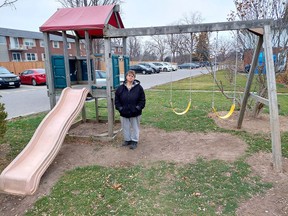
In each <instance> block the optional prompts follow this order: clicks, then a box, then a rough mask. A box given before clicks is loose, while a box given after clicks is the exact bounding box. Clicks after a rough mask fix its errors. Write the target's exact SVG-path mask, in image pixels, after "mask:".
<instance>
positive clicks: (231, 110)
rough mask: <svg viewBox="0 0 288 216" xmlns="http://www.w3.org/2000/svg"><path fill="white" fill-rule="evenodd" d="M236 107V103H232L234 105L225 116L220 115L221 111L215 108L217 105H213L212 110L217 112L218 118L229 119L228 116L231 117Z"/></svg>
mask: <svg viewBox="0 0 288 216" xmlns="http://www.w3.org/2000/svg"><path fill="white" fill-rule="evenodd" d="M235 107H236V105H235V103H234V104H232V106H231V108H230V111H229V112H228V113H227V114H226V115H224V116H221V115H219V113H218V112H217V110H216V109H215V107H212V111H213V112H214V113H215V114H216V116H217V117H218V118H221V119H227V118H229V117H230V116H231V115H232V114H233V112H234V110H235Z"/></svg>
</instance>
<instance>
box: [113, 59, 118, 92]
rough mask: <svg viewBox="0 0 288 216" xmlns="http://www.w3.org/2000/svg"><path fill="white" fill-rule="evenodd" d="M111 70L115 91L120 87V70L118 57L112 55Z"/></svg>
mask: <svg viewBox="0 0 288 216" xmlns="http://www.w3.org/2000/svg"><path fill="white" fill-rule="evenodd" d="M112 69H113V88H114V89H116V88H117V87H118V86H119V85H120V69H119V56H118V55H112Z"/></svg>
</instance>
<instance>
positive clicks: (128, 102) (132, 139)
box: [115, 70, 146, 149]
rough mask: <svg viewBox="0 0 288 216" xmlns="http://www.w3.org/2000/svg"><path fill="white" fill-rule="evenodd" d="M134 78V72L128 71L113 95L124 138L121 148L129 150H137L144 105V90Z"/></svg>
mask: <svg viewBox="0 0 288 216" xmlns="http://www.w3.org/2000/svg"><path fill="white" fill-rule="evenodd" d="M135 78H136V74H135V71H133V70H129V71H128V72H127V74H126V79H125V81H124V83H123V84H122V85H120V86H119V87H118V88H117V90H116V93H115V107H116V109H117V110H118V111H119V113H120V119H121V126H122V132H123V136H124V143H123V146H129V148H130V149H135V148H137V144H138V142H139V132H140V119H141V114H142V109H144V107H145V103H146V98H145V93H144V89H143V87H142V86H141V85H140V81H139V80H136V79H135Z"/></svg>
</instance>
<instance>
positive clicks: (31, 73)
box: [19, 68, 46, 86]
mask: <svg viewBox="0 0 288 216" xmlns="http://www.w3.org/2000/svg"><path fill="white" fill-rule="evenodd" d="M19 77H20V80H21V83H22V84H28V85H33V86H36V85H40V84H46V73H45V69H44V68H36V69H28V70H25V71H23V72H22V73H20V76H19Z"/></svg>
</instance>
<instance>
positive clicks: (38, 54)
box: [0, 28, 122, 62]
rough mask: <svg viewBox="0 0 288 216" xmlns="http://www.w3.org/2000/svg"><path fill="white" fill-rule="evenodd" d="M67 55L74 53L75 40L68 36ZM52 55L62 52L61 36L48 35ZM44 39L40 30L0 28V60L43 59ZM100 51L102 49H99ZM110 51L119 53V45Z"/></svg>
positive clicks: (82, 51)
mask: <svg viewBox="0 0 288 216" xmlns="http://www.w3.org/2000/svg"><path fill="white" fill-rule="evenodd" d="M67 40H68V53H69V56H75V55H76V47H75V41H74V40H73V39H71V38H68V39H67ZM50 45H51V46H50V47H51V52H50V53H51V54H52V55H61V54H63V40H62V37H61V36H57V35H50ZM44 52H45V51H44V40H43V34H42V33H41V32H32V31H24V30H17V29H8V28H0V62H27V61H44V59H45V55H44ZM80 52H81V56H85V44H84V43H81V45H80ZM100 52H102V51H100ZM112 53H115V54H121V53H122V47H121V46H113V45H112Z"/></svg>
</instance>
